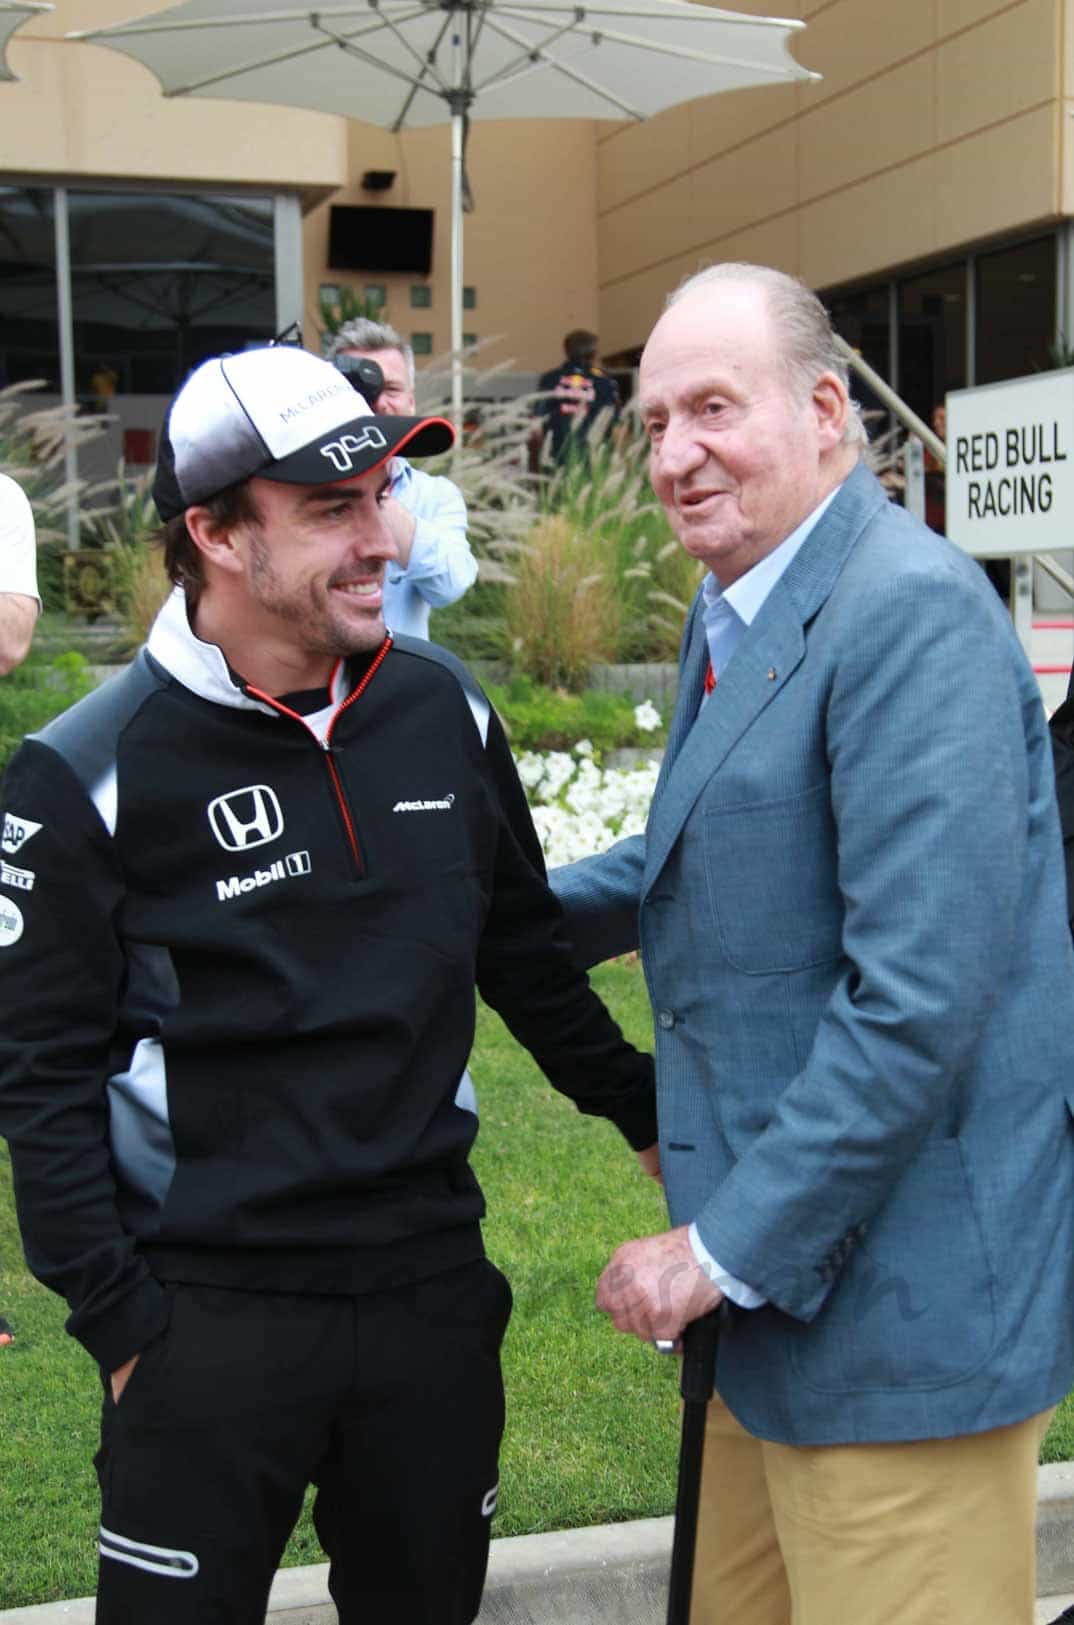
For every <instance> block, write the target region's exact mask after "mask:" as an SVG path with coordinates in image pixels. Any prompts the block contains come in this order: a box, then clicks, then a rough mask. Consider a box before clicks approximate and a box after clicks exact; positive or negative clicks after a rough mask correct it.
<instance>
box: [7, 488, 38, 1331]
mask: <svg viewBox="0 0 1074 1625" xmlns="http://www.w3.org/2000/svg"><path fill="white" fill-rule="evenodd" d="M40 610H41V600H40V599H39V598H38V596H37V546H36V533H35V530H34V515H33V509H32V508H31V507H30V503H29V499H28V498H27V496H26V493H25V492H24V491H23V490H22V488H21V487H20V486H18V485H16V483H15V481H14V480H13V479H10V478H9V477H8V476H7V475H6V474H0V675H3V674H4V673H6V672H9V671H13V670H14V668H15V667H16V666H17V665H19V664H20V663H21V662H22V661H23V660H25V659H26V656H27V654H28V653H29V651H30V643H31V640H32V638H33V633H34V625H35V623H36V621H37V617H38V614H39V613H40ZM13 884H16V882H15V880H14V878H13V876H12V874H11V869H10V866H9V865H8V864H7V863H6V862H0V886H2V887H4V888H6V887H8V886H10V885H13ZM2 895H3V892H2V891H0V897H2ZM14 1341H15V1333H14V1330H13V1328H12V1327H11V1325H10V1324H9V1322H8V1321H7V1320H6V1319H5V1318H4V1317H3V1315H0V1348H6V1347H7V1346H8V1345H9V1344H10V1343H13V1342H14Z"/></svg>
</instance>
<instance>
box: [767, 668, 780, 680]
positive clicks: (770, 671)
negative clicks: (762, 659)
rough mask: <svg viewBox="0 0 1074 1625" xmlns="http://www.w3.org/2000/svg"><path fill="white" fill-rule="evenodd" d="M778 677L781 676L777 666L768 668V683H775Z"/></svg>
mask: <svg viewBox="0 0 1074 1625" xmlns="http://www.w3.org/2000/svg"><path fill="white" fill-rule="evenodd" d="M778 675H779V674H778V672H777V671H776V668H775V666H769V668H768V681H769V682H770V683H774V682H775V680H776V678H777V676H778Z"/></svg>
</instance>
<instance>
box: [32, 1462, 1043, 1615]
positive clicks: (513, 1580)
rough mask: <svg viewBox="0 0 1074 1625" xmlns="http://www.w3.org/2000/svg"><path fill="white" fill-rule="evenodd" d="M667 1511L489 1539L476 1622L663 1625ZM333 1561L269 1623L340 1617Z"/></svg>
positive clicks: (295, 1576)
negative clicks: (331, 1591) (333, 1597)
mask: <svg viewBox="0 0 1074 1625" xmlns="http://www.w3.org/2000/svg"><path fill="white" fill-rule="evenodd" d="M1037 1495H1038V1507H1037V1594H1038V1596H1041V1597H1056V1598H1057V1601H1058V1600H1060V1599H1059V1593H1067V1592H1074V1462H1057V1463H1055V1464H1053V1465H1049V1466H1047V1467H1041V1468H1040V1469H1039V1473H1038V1481H1037ZM671 1529H672V1520H671V1519H670V1518H644V1519H640V1520H638V1521H636V1522H634V1523H615V1524H604V1525H601V1526H599V1527H596V1528H593V1529H564V1530H558V1531H556V1532H554V1533H552V1534H548V1535H515V1536H511V1537H509V1538H506V1539H503V1540H494V1541H493V1543H492V1557H491V1559H490V1562H489V1577H488V1584H487V1586H486V1588H485V1600H484V1603H483V1605H482V1608H481V1613H480V1615H479V1618H478V1625H658V1622H659V1621H661V1620H663V1618H664V1609H665V1606H666V1587H667V1573H668V1563H669V1561H670V1557H671ZM93 1614H94V1605H93V1599H92V1597H80V1598H77V1599H75V1600H74V1601H71V1602H52V1603H40V1604H38V1605H37V1606H35V1607H32V1608H13V1609H9V1610H7V1611H6V1612H4V1611H2V1610H0V1625H94V1620H93ZM335 1621H336V1611H335V1609H334V1608H333V1606H332V1604H331V1602H330V1600H329V1597H328V1565H327V1563H314V1564H311V1565H309V1566H308V1567H306V1568H296V1569H281V1570H280V1572H279V1574H278V1575H277V1576H276V1579H275V1581H274V1582H273V1586H272V1594H271V1596H270V1598H269V1609H268V1621H267V1625H335Z"/></svg>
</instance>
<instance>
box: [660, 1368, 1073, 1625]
mask: <svg viewBox="0 0 1074 1625" xmlns="http://www.w3.org/2000/svg"><path fill="white" fill-rule="evenodd" d="M1053 1415H1054V1411H1052V1410H1049V1411H1046V1412H1043V1413H1042V1414H1041V1415H1039V1416H1034V1417H1031V1418H1030V1419H1029V1420H1028V1421H1026V1422H1019V1423H1016V1424H1015V1425H1014V1426H1012V1427H1005V1428H997V1429H995V1430H994V1431H992V1432H989V1433H978V1434H970V1435H967V1436H964V1437H959V1438H954V1439H925V1440H921V1441H919V1442H916V1443H912V1444H880V1445H820V1446H808V1447H806V1446H800V1445H785V1444H770V1443H767V1442H766V1441H764V1440H763V1439H756V1438H754V1437H753V1435H752V1434H749V1433H747V1432H746V1431H745V1429H744V1428H742V1427H741V1426H740V1425H739V1423H738V1422H736V1421H735V1419H734V1417H733V1416H732V1415H731V1413H730V1411H729V1410H728V1409H727V1407H726V1406H725V1405H724V1404H723V1402H722V1400H720V1398H719V1396H718V1395H717V1396H715V1397H714V1398H713V1400H712V1402H711V1404H710V1405H709V1413H708V1421H707V1427H706V1436H705V1465H704V1470H703V1473H702V1480H701V1510H700V1519H699V1525H698V1544H697V1558H696V1563H695V1569H694V1593H693V1605H692V1608H691V1612H690V1625H1032V1621H1033V1600H1034V1592H1035V1589H1036V1588H1035V1579H1036V1562H1035V1557H1036V1543H1035V1528H1036V1504H1037V1456H1038V1451H1039V1447H1040V1442H1041V1440H1042V1439H1043V1437H1044V1434H1045V1432H1046V1431H1047V1428H1048V1424H1049V1422H1050V1421H1051V1418H1052V1416H1053Z"/></svg>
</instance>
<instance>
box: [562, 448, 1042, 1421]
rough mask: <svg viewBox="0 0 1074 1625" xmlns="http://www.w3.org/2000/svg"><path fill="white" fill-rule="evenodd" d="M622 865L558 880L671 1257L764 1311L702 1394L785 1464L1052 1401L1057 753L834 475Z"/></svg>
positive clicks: (980, 647)
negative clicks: (647, 1133) (692, 1253)
mask: <svg viewBox="0 0 1074 1625" xmlns="http://www.w3.org/2000/svg"><path fill="white" fill-rule="evenodd" d="M705 663H706V647H705V638H704V630H703V626H702V623H701V618H700V615H699V613H698V606H697V605H696V604H695V606H694V611H693V613H692V615H691V618H690V620H689V622H688V625H687V629H686V634H685V637H684V641H683V649H682V659H681V673H680V689H679V699H678V703H677V707H676V710H675V715H674V719H673V722H672V725H671V731H670V737H669V745H668V750H667V754H666V758H665V761H664V765H663V771H662V773H661V776H660V780H659V782H658V784H657V788H656V792H655V796H654V799H653V805H652V810H651V814H650V818H649V824H648V829H647V832H646V835H645V836H644V838H637V839H635V840H632V841H625V842H622V843H620V845H619V846H617V847H615V848H613V849H612V851H611V852H609V853H606V854H604V855H602V856H599V857H595V858H591V859H587V860H585V861H583V862H581V863H577V864H572V865H570V866H567V867H565V868H563V869H560V870H558V871H556V872H555V873H554V875H553V883H554V885H555V887H556V889H557V891H558V892H559V895H560V897H561V899H562V901H563V903H564V906H565V908H566V909H567V912H568V916H569V919H570V923H571V928H572V932H573V934H574V939H575V944H576V948H577V951H578V954H579V957H580V958H583V959H584V960H585V961H586V962H587V963H594V962H596V961H597V960H598V959H601V958H606V957H608V956H609V955H610V954H612V953H617V952H622V951H624V950H625V949H627V948H629V947H631V946H633V945H635V944H637V943H639V941H640V946H641V950H642V958H643V963H644V966H645V974H646V978H647V981H648V985H649V992H650V996H651V999H652V1005H653V1011H654V1016H655V1044H656V1057H657V1078H658V1100H659V1113H660V1144H661V1155H662V1162H663V1170H664V1182H665V1187H666V1192H667V1199H668V1205H669V1209H670V1216H671V1222H672V1224H675V1225H680V1224H685V1223H687V1222H689V1221H691V1220H694V1221H696V1222H697V1225H698V1228H699V1231H700V1234H701V1236H702V1239H703V1240H704V1242H705V1244H706V1246H707V1247H708V1249H709V1251H710V1252H711V1253H712V1254H713V1256H714V1257H716V1258H717V1259H718V1260H719V1262H720V1263H721V1265H722V1266H723V1267H724V1268H725V1269H727V1270H729V1271H730V1272H731V1273H732V1274H734V1275H736V1276H738V1277H739V1278H740V1279H742V1280H744V1281H747V1282H749V1283H750V1285H752V1286H754V1287H755V1288H756V1289H757V1290H758V1291H759V1292H761V1293H763V1294H764V1296H765V1297H766V1299H767V1300H768V1302H767V1305H766V1306H765V1307H764V1308H762V1309H758V1310H754V1311H741V1312H739V1313H738V1314H736V1316H735V1317H734V1320H733V1324H732V1327H731V1329H730V1330H729V1332H728V1333H727V1335H725V1336H724V1338H723V1340H722V1343H721V1350H720V1356H719V1366H718V1371H717V1383H718V1386H719V1389H720V1392H721V1394H722V1395H723V1397H724V1398H725V1400H726V1401H727V1403H728V1404H729V1405H730V1406H731V1409H732V1410H733V1411H734V1412H735V1414H736V1415H737V1416H738V1418H739V1420H740V1421H741V1422H742V1423H743V1424H744V1425H745V1426H746V1427H747V1428H749V1429H750V1430H751V1431H752V1432H754V1433H755V1434H758V1435H760V1436H761V1437H764V1438H768V1439H775V1440H782V1441H786V1442H791V1443H803V1444H816V1443H835V1442H853V1441H864V1440H869V1441H880V1440H901V1439H918V1438H928V1437H936V1436H946V1435H952V1434H957V1433H966V1432H975V1431H978V1430H981V1429H985V1428H992V1427H996V1426H999V1425H1001V1424H1004V1423H1009V1422H1013V1421H1016V1420H1019V1419H1021V1418H1024V1417H1026V1416H1029V1415H1032V1414H1033V1413H1035V1412H1037V1411H1039V1410H1042V1409H1044V1408H1045V1407H1046V1406H1048V1405H1051V1404H1054V1403H1055V1402H1056V1401H1057V1400H1059V1399H1060V1398H1061V1397H1062V1396H1063V1395H1064V1394H1065V1393H1066V1391H1067V1389H1068V1388H1069V1387H1070V1385H1071V1382H1072V1379H1074V1130H1072V1124H1071V1111H1072V1110H1074V1105H1072V1104H1071V1103H1072V1102H1074V1055H1072V1053H1071V1034H1072V1033H1074V951H1072V947H1071V940H1070V932H1069V930H1068V927H1067V921H1066V915H1065V910H1064V875H1063V864H1062V854H1061V848H1060V835H1059V823H1058V816H1057V811H1056V804H1055V787H1054V773H1053V769H1052V758H1051V751H1050V748H1049V741H1048V734H1047V727H1046V722H1045V717H1044V712H1043V707H1042V705H1041V701H1040V695H1039V691H1038V689H1037V685H1036V681H1035V679H1034V677H1033V674H1032V671H1031V670H1030V669H1029V666H1028V664H1027V662H1026V660H1025V657H1024V655H1023V652H1022V649H1021V646H1020V645H1019V643H1018V640H1017V638H1016V637H1015V635H1014V631H1013V629H1012V626H1011V623H1010V618H1009V616H1008V615H1007V614H1006V612H1005V610H1004V609H1003V606H1002V605H1001V603H1000V602H999V599H998V598H997V596H996V594H995V592H994V591H993V589H992V588H991V586H990V585H989V583H988V581H987V579H986V577H985V575H984V572H983V571H982V570H981V569H980V568H979V566H978V565H977V564H975V563H974V562H973V561H972V560H971V559H969V558H967V557H966V556H965V555H963V554H962V553H961V552H959V551H958V550H957V549H956V548H955V547H953V546H951V545H950V544H949V543H947V542H945V541H944V540H942V539H941V538H939V537H936V536H934V535H933V534H932V533H931V532H930V531H927V530H926V529H925V528H924V527H923V526H922V525H920V524H918V523H917V522H916V521H915V520H913V519H911V518H910V517H909V516H908V515H907V514H906V513H905V512H904V511H903V510H902V509H900V508H896V507H894V506H892V505H891V504H890V503H889V502H888V501H887V499H886V497H885V494H884V491H883V489H882V488H881V487H880V485H879V484H878V483H877V482H876V480H875V479H874V478H873V476H872V475H871V474H870V473H869V472H868V471H867V470H866V469H865V468H864V466H859V467H858V468H857V469H856V471H855V472H854V473H853V474H852V475H851V476H850V478H849V479H848V480H847V482H846V483H845V485H844V486H843V488H842V489H841V491H840V492H839V494H838V495H837V497H836V499H835V501H834V502H833V503H832V504H831V506H830V507H829V509H828V510H827V512H826V513H825V515H824V516H823V518H822V519H821V521H820V522H819V524H818V525H817V526H816V528H815V529H814V531H813V532H812V533H811V535H810V536H809V537H808V539H807V541H806V542H805V544H804V545H803V547H802V548H801V550H800V552H799V553H798V555H797V556H796V558H795V559H794V560H793V562H792V563H791V565H790V566H789V568H788V569H787V571H786V573H785V574H784V576H783V577H782V579H781V580H780V581H779V583H778V584H777V585H776V587H775V588H774V589H773V591H772V593H771V594H770V596H769V598H768V599H767V600H766V602H765V604H764V606H763V608H762V609H761V611H760V613H759V615H758V616H757V618H756V620H755V621H754V623H753V625H752V626H751V627H750V628H749V630H748V631H747V633H746V634H745V636H744V637H743V639H742V641H741V643H740V644H739V646H738V648H737V649H736V650H735V653H734V654H733V656H732V657H731V660H730V662H729V664H728V665H727V667H726V669H725V670H724V672H723V673H722V675H721V678H720V683H719V686H718V688H717V690H716V692H715V694H714V695H713V697H712V700H711V701H710V703H709V704H708V705H707V706H706V707H705V709H704V710H703V711H702V712H701V713H700V715H699V714H698V704H699V700H700V695H701V687H702V678H703V672H704V668H705Z"/></svg>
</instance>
